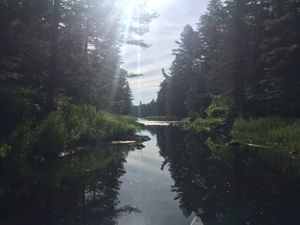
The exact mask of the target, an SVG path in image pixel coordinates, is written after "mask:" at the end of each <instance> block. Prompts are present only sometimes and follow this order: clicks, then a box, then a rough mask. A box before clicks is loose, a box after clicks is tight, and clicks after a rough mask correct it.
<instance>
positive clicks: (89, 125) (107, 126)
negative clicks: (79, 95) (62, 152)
mask: <svg viewBox="0 0 300 225" xmlns="http://www.w3.org/2000/svg"><path fill="white" fill-rule="evenodd" d="M64 117H65V121H66V128H67V130H68V139H69V140H72V141H80V142H96V141H107V140H110V139H113V138H123V137H126V136H129V135H133V134H134V133H135V132H136V127H135V126H134V125H133V124H129V122H130V123H135V120H134V122H133V120H132V118H128V117H124V116H116V115H114V114H111V113H108V112H105V111H101V110H97V109H96V108H95V107H93V106H72V107H71V108H70V109H69V110H68V112H66V113H65V115H64Z"/></svg>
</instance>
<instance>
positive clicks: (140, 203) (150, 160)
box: [117, 131, 192, 225]
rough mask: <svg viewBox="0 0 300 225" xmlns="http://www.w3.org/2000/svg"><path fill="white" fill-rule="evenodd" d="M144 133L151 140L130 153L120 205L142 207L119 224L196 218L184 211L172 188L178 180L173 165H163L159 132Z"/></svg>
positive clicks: (179, 222)
mask: <svg viewBox="0 0 300 225" xmlns="http://www.w3.org/2000/svg"><path fill="white" fill-rule="evenodd" d="M141 134H142V135H147V136H149V137H150V138H151V140H150V141H148V142H145V143H144V145H145V148H144V149H142V150H140V151H138V150H137V151H133V152H130V153H129V155H128V157H127V159H126V161H127V162H126V164H125V170H126V174H125V175H124V176H123V177H121V182H122V185H121V189H120V196H119V200H120V205H126V204H129V205H132V206H134V207H137V208H138V209H139V210H140V211H139V212H135V213H130V214H124V215H123V216H121V217H120V218H119V219H118V220H117V221H118V224H119V225H133V224H145V225H146V224H147V225H148V224H149V225H150V224H152V225H160V224H173V225H182V224H190V223H191V221H192V218H191V217H187V218H186V217H185V216H184V215H183V213H182V211H181V210H180V209H179V201H178V200H175V198H176V193H174V192H172V191H171V189H172V186H173V185H174V180H173V179H172V178H171V176H170V172H169V167H168V166H166V167H165V168H164V169H162V168H161V166H162V164H163V162H164V158H163V157H162V156H161V154H160V149H159V147H158V146H157V137H156V135H155V134H151V133H150V132H149V131H144V132H141Z"/></svg>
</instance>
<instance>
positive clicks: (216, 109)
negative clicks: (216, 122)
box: [206, 96, 230, 117]
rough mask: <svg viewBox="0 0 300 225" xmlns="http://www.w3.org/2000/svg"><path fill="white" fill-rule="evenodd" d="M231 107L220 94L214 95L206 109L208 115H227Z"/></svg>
mask: <svg viewBox="0 0 300 225" xmlns="http://www.w3.org/2000/svg"><path fill="white" fill-rule="evenodd" d="M229 111H230V107H229V105H228V104H226V103H225V101H224V100H223V99H221V97H220V96H213V97H212V102H211V104H210V106H209V107H208V108H207V109H206V113H207V116H208V117H226V115H227V114H228V113H229Z"/></svg>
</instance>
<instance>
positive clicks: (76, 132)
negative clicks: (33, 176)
mask: <svg viewBox="0 0 300 225" xmlns="http://www.w3.org/2000/svg"><path fill="white" fill-rule="evenodd" d="M133 123H134V122H133V119H132V118H129V117H122V116H117V115H113V114H111V113H108V112H105V111H101V110H97V109H96V108H95V107H92V106H76V105H73V106H70V107H68V109H66V110H64V111H57V112H53V113H52V114H50V115H49V116H48V117H47V118H46V119H45V120H43V121H41V122H39V123H37V122H35V121H26V122H24V123H22V124H21V125H19V126H18V127H17V128H16V129H15V130H14V131H13V132H12V133H11V134H10V135H9V136H8V137H5V138H3V139H2V140H0V157H2V158H4V157H7V156H11V157H12V158H14V159H16V160H18V161H22V160H25V159H26V158H27V157H29V156H36V155H40V156H43V157H47V156H55V155H58V154H59V153H60V152H63V151H66V150H67V149H71V148H73V147H75V146H79V145H85V144H93V143H96V142H106V141H110V140H112V139H122V138H126V137H129V136H132V135H134V133H135V132H136V127H135V125H134V124H133Z"/></svg>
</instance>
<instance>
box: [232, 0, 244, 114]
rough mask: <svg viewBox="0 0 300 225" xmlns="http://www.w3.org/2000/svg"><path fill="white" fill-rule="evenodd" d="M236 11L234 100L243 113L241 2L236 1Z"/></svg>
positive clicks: (239, 0)
mask: <svg viewBox="0 0 300 225" xmlns="http://www.w3.org/2000/svg"><path fill="white" fill-rule="evenodd" d="M235 7H236V11H235V19H234V20H235V21H234V23H235V60H234V61H235V71H234V73H235V75H234V100H235V107H236V109H237V110H238V111H240V112H242V111H243V109H244V71H243V56H242V35H243V34H242V33H243V32H242V24H241V7H242V5H241V0H236V5H235Z"/></svg>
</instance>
